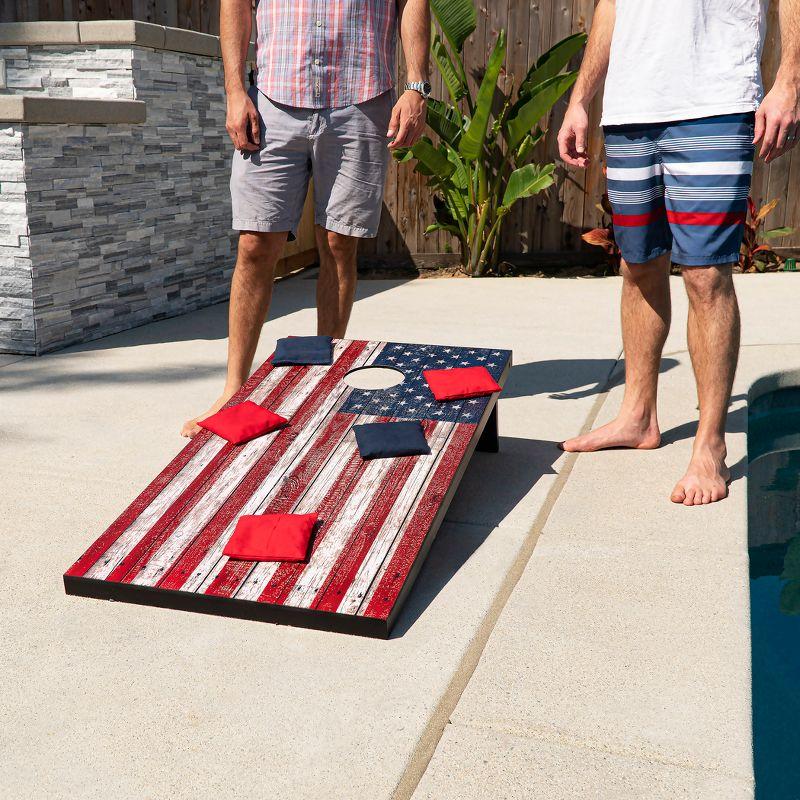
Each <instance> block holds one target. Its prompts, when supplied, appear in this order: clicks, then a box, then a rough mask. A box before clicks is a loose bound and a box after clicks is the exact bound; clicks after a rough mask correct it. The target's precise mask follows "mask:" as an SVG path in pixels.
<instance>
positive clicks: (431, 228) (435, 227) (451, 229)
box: [425, 222, 461, 236]
mask: <svg viewBox="0 0 800 800" xmlns="http://www.w3.org/2000/svg"><path fill="white" fill-rule="evenodd" d="M436 231H447V232H448V233H452V234H453V236H461V231H460V230H459V229H458V228H457V227H456V226H455V225H444V224H442V223H441V222H434V223H433V224H432V225H428V227H427V228H425V235H426V236H427V235H428V234H429V233H436Z"/></svg>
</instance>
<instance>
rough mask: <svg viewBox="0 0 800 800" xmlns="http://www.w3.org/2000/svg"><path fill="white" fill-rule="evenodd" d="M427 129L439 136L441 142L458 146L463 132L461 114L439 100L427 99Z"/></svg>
mask: <svg viewBox="0 0 800 800" xmlns="http://www.w3.org/2000/svg"><path fill="white" fill-rule="evenodd" d="M428 127H429V128H430V129H431V130H432V131H433V132H434V133H435V134H436V135H437V136H439V137H440V138H441V139H442V141H445V142H447V143H448V144H451V145H453V146H454V147H456V146H458V142H459V139H461V134H462V132H463V122H462V118H461V112H460V111H459V110H458V109H457V108H453V106H449V105H447V103H443V102H442V101H441V100H434V99H433V98H432V97H429V98H428Z"/></svg>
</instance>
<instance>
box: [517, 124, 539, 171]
mask: <svg viewBox="0 0 800 800" xmlns="http://www.w3.org/2000/svg"><path fill="white" fill-rule="evenodd" d="M543 136H544V131H543V130H541V129H540V128H537V129H536V133H534V134H533V135H532V136H531V134H529V133H528V134H526V135H525V138H524V139H523V140H522V143H521V144H520V146H519V149H518V150H517V154H516V156H515V157H514V160H515V161H516V162H517V163H518V164H520V163H522V162H523V161H524V160H525V159H526V158H527V157H528V156H529V155H530V152H531V150H533V148H534V147H536V145H537V144H539V142H540V141H541V140H542V137H543Z"/></svg>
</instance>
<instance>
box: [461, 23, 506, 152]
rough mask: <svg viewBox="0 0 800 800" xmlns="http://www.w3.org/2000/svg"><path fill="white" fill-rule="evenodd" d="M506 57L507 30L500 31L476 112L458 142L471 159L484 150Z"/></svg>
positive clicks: (480, 90)
mask: <svg viewBox="0 0 800 800" xmlns="http://www.w3.org/2000/svg"><path fill="white" fill-rule="evenodd" d="M505 57H506V32H505V31H500V35H499V36H498V37H497V41H496V42H495V45H494V50H492V54H491V56H489V63H488V64H487V65H486V73H485V75H484V76H483V80H482V81H481V88H480V89H479V90H478V99H477V101H476V103H475V113H474V114H473V116H472V119H471V120H470V123H469V127H468V128H467V130H466V131H465V132H464V135H463V136H462V137H461V141H460V142H459V144H458V151H459V152H460V153H461V155H462V156H464V158H466V159H467V160H469V161H475V160H476V159H477V158H479V157H480V155H481V152H482V151H483V143H484V141H485V140H486V128H487V126H488V124H489V117H490V115H491V113H492V101H493V100H494V91H495V88H496V87H497V79H498V77H499V76H500V70H501V69H502V67H503V61H504V59H505Z"/></svg>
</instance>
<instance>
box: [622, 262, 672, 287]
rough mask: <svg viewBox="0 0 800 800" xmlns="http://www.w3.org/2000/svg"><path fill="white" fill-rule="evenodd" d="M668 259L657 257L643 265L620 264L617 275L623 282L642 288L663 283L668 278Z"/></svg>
mask: <svg viewBox="0 0 800 800" xmlns="http://www.w3.org/2000/svg"><path fill="white" fill-rule="evenodd" d="M669 266H670V262H669V258H668V257H665V256H659V257H658V258H654V259H653V260H652V261H648V262H646V263H643V264H629V263H628V262H626V261H623V262H622V263H621V264H620V268H619V274H620V275H621V276H622V277H623V279H624V280H626V281H628V282H630V283H635V284H636V285H637V286H640V287H642V288H644V287H647V286H655V285H660V284H662V283H665V282H666V281H667V280H668V278H669Z"/></svg>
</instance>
